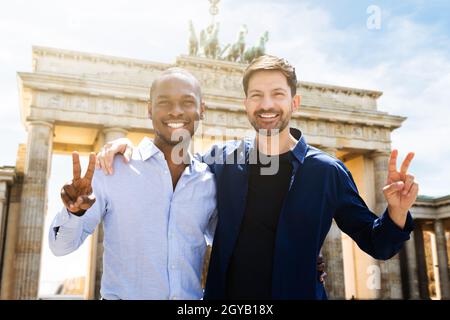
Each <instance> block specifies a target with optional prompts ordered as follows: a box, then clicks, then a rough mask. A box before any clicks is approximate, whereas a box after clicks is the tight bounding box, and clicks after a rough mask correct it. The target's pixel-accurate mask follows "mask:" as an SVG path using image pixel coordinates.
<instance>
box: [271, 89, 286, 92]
mask: <svg viewBox="0 0 450 320" xmlns="http://www.w3.org/2000/svg"><path fill="white" fill-rule="evenodd" d="M272 91H284V92H287V90H286V89H284V88H275V89H273V90H272Z"/></svg>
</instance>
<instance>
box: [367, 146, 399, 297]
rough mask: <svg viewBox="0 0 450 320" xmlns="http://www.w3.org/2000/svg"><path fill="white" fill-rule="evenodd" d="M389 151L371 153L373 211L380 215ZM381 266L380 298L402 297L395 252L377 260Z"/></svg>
mask: <svg viewBox="0 0 450 320" xmlns="http://www.w3.org/2000/svg"><path fill="white" fill-rule="evenodd" d="M389 156H390V151H388V150H383V151H376V152H374V153H373V154H372V159H373V167H374V171H375V172H374V177H375V213H376V214H377V215H381V214H382V213H383V212H384V210H386V207H387V203H386V200H385V198H384V194H383V187H384V186H385V184H386V181H387V174H388V162H389ZM379 265H380V268H381V288H380V293H379V297H378V298H380V299H402V298H403V294H402V280H401V273H400V272H401V271H400V258H399V255H398V254H396V255H395V256H393V257H392V258H391V259H389V260H387V261H379Z"/></svg>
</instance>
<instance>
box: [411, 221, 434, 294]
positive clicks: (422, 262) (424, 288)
mask: <svg viewBox="0 0 450 320" xmlns="http://www.w3.org/2000/svg"><path fill="white" fill-rule="evenodd" d="M415 224H416V228H415V229H414V231H413V232H412V233H414V241H415V244H416V261H417V271H418V272H417V273H418V275H419V294H420V299H422V300H429V299H430V294H429V292H428V276H427V266H426V257H425V245H424V240H423V230H422V228H423V227H422V224H423V222H421V221H418V220H416V221H415Z"/></svg>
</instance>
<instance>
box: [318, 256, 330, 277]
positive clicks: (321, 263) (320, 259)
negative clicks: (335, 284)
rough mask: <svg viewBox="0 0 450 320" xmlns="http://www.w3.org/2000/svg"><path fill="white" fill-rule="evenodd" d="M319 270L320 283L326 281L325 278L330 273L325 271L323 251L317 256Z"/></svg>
mask: <svg viewBox="0 0 450 320" xmlns="http://www.w3.org/2000/svg"><path fill="white" fill-rule="evenodd" d="M317 272H318V274H319V281H320V283H325V278H326V277H327V276H328V274H327V273H326V272H325V262H324V259H323V255H322V253H319V256H318V257H317Z"/></svg>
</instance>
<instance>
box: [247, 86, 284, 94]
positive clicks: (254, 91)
mask: <svg viewBox="0 0 450 320" xmlns="http://www.w3.org/2000/svg"><path fill="white" fill-rule="evenodd" d="M271 91H272V92H273V91H283V92H287V90H286V89H284V88H281V87H280V88H275V89H272V90H271ZM258 92H262V90H258V89H252V90H249V91H248V93H249V94H250V93H258Z"/></svg>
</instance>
